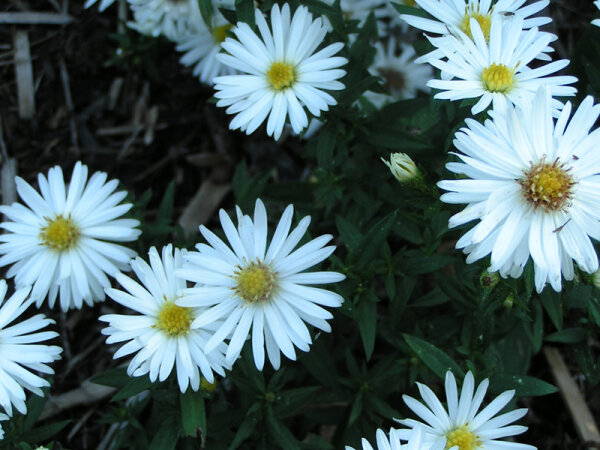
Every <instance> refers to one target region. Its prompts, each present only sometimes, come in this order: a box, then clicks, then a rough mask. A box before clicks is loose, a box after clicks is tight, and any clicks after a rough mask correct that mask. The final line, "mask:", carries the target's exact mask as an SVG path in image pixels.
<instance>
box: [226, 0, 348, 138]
mask: <svg viewBox="0 0 600 450" xmlns="http://www.w3.org/2000/svg"><path fill="white" fill-rule="evenodd" d="M255 16H256V25H257V27H258V30H259V32H260V37H259V36H257V35H256V33H254V31H252V29H251V28H250V27H249V26H248V24H246V23H243V22H238V24H237V25H236V26H235V27H234V28H233V29H232V30H231V31H232V32H233V33H234V34H235V36H236V37H237V39H233V38H229V37H228V38H227V39H225V41H224V42H223V43H222V46H223V49H224V50H225V51H226V52H227V53H221V54H219V55H217V58H218V59H219V60H220V61H221V62H222V63H223V64H225V65H228V66H230V67H232V68H234V69H237V70H239V71H240V72H242V73H241V74H240V75H224V76H221V77H217V78H215V90H216V93H215V97H216V98H218V99H219V100H218V102H217V106H224V107H227V110H226V112H227V114H235V117H234V118H233V120H232V121H231V123H230V124H229V128H231V129H232V130H236V129H238V128H239V129H240V130H242V131H245V132H246V134H250V133H252V132H253V131H254V130H256V129H257V128H258V127H259V126H260V125H261V124H262V123H263V122H264V121H265V119H267V116H269V118H268V119H267V134H268V135H269V136H273V137H274V138H275V139H279V137H280V136H281V132H282V130H283V126H284V124H285V123H286V119H287V118H289V123H290V124H291V126H292V128H293V130H294V132H295V133H300V132H301V131H302V130H303V129H304V128H306V126H307V125H308V116H307V115H306V112H305V111H304V108H306V109H308V111H309V112H310V113H311V114H312V115H313V116H316V117H319V116H320V115H321V112H322V111H327V110H328V109H329V106H332V105H335V104H337V101H336V100H335V99H334V98H333V97H332V96H331V95H330V94H329V93H327V92H326V91H337V90H340V89H343V88H344V85H343V84H342V83H340V82H339V81H337V80H338V79H340V78H342V77H343V76H344V75H345V74H346V72H345V71H344V70H341V69H339V67H340V66H343V65H344V64H346V63H347V62H348V60H347V59H346V58H343V57H341V56H333V55H335V54H336V53H338V52H339V51H340V50H341V49H342V48H343V47H344V44H342V43H340V42H337V43H335V44H331V45H328V46H327V47H325V48H323V49H321V50H319V51H317V52H316V53H315V51H316V50H317V48H318V47H319V45H321V43H322V42H323V39H324V38H325V35H326V34H327V28H326V27H325V26H324V25H323V20H322V18H317V19H315V20H313V18H312V15H311V14H310V13H309V12H308V8H307V7H306V6H299V7H298V9H297V10H296V12H295V13H294V15H293V17H292V16H291V14H290V6H289V5H288V4H287V3H286V4H285V5H283V7H281V9H280V8H279V5H277V4H275V5H274V6H273V8H272V9H271V29H269V26H268V25H267V21H266V20H265V18H264V16H263V14H262V13H261V12H260V11H259V10H258V9H257V10H256V13H255Z"/></svg>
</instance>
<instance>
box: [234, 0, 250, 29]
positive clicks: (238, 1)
mask: <svg viewBox="0 0 600 450" xmlns="http://www.w3.org/2000/svg"><path fill="white" fill-rule="evenodd" d="M235 12H236V14H237V19H238V21H240V22H246V23H247V24H248V25H250V28H254V0H235Z"/></svg>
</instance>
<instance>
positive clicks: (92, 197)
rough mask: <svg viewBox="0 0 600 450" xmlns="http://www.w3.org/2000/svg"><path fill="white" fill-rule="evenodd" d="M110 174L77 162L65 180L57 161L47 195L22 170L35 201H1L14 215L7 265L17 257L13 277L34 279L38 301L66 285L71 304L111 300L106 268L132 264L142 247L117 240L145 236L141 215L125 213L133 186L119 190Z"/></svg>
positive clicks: (20, 187)
mask: <svg viewBox="0 0 600 450" xmlns="http://www.w3.org/2000/svg"><path fill="white" fill-rule="evenodd" d="M106 178H107V175H106V173H104V172H96V173H94V174H93V175H92V176H91V178H90V179H89V181H88V169H87V167H86V166H84V165H83V164H81V162H77V164H75V167H74V168H73V175H72V176H71V182H70V183H69V185H68V186H65V181H64V178H63V172H62V169H61V168H60V167H59V166H55V167H53V168H52V169H50V170H49V172H48V178H46V177H45V176H44V175H42V174H38V184H39V187H40V191H41V193H42V195H40V194H38V193H37V192H36V191H35V190H34V189H33V188H32V187H31V186H30V185H29V184H27V182H25V180H23V179H22V178H20V177H17V178H16V183H17V191H18V193H19V196H20V197H21V199H22V200H23V202H24V203H25V204H26V205H27V206H24V205H22V204H20V203H13V204H12V205H11V206H0V212H1V213H2V214H4V215H5V216H6V217H7V218H8V219H9V220H10V221H8V222H3V223H2V224H0V227H2V228H4V229H5V230H7V233H4V234H0V242H2V243H1V244H0V254H2V255H4V256H2V257H1V258H0V267H2V266H6V265H8V264H13V263H14V265H13V266H12V267H11V268H10V269H9V270H8V273H7V277H8V278H11V277H15V283H16V285H17V287H23V286H30V285H33V289H32V291H31V296H32V297H33V298H34V299H35V300H37V306H38V307H39V306H40V305H41V304H42V302H43V301H44V298H45V297H46V295H48V304H49V305H50V307H52V306H54V303H55V301H56V298H57V296H58V295H59V293H60V305H61V308H62V309H63V311H66V310H67V309H69V308H73V307H74V308H81V306H82V304H83V302H84V301H85V302H86V303H87V304H88V305H92V304H93V302H94V300H96V301H100V300H104V288H105V287H107V286H110V282H109V280H108V277H107V276H106V274H108V275H110V276H114V275H115V274H116V273H118V272H119V271H120V270H128V269H129V260H130V259H131V258H132V257H134V256H135V252H134V251H133V250H130V249H128V248H126V247H123V246H122V245H118V244H115V243H114V241H117V242H126V241H133V240H135V239H137V237H138V236H139V235H140V231H139V230H138V229H136V228H135V227H136V226H138V225H139V221H137V220H134V219H119V217H121V216H122V215H123V214H125V213H126V212H127V211H129V209H130V208H131V206H132V205H131V203H125V204H120V202H121V200H123V199H124V198H125V197H126V195H127V192H125V191H120V192H114V191H115V189H116V188H117V186H118V184H119V182H118V181H117V180H111V181H109V182H106Z"/></svg>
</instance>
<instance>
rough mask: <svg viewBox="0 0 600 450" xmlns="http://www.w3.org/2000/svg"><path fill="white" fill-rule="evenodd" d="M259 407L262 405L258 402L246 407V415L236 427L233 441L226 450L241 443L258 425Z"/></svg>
mask: <svg viewBox="0 0 600 450" xmlns="http://www.w3.org/2000/svg"><path fill="white" fill-rule="evenodd" d="M261 407H262V405H261V404H260V403H258V402H255V403H254V404H253V405H252V406H251V407H250V409H248V411H247V412H246V417H245V418H244V420H243V422H242V424H241V425H240V427H239V428H238V430H237V433H235V436H234V438H233V441H232V442H231V444H230V445H229V449H228V450H235V449H236V448H238V447H239V446H240V445H242V444H243V442H244V441H245V440H246V439H248V438H249V437H250V435H252V432H253V431H254V430H255V428H256V426H257V425H258V414H257V411H259V410H260V408H261Z"/></svg>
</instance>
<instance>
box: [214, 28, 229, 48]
mask: <svg viewBox="0 0 600 450" xmlns="http://www.w3.org/2000/svg"><path fill="white" fill-rule="evenodd" d="M230 29H231V24H229V23H228V24H226V25H221V26H220V27H215V28H213V38H214V40H215V42H216V43H217V44H220V43H221V42H223V41H224V40H225V38H226V37H227V32H228V31H229V30H230Z"/></svg>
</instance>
